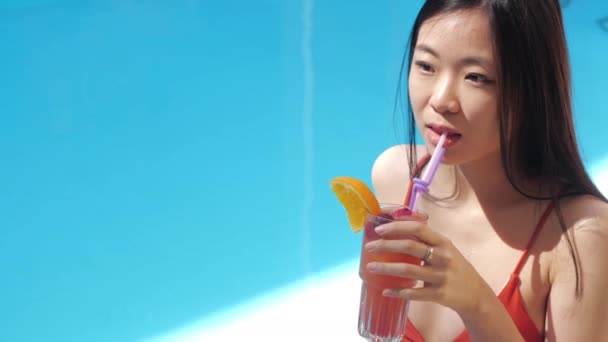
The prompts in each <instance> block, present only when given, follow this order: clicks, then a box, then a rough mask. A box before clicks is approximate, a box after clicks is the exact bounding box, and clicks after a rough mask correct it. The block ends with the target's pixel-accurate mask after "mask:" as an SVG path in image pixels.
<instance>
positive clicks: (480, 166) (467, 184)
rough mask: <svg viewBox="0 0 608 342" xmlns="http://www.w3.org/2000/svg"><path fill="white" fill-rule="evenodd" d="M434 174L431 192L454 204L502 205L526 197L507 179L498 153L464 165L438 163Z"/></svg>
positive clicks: (518, 201)
mask: <svg viewBox="0 0 608 342" xmlns="http://www.w3.org/2000/svg"><path fill="white" fill-rule="evenodd" d="M436 176H437V177H436V179H437V180H438V182H436V184H433V186H431V189H430V190H431V196H433V197H434V198H436V199H440V200H444V201H451V202H454V203H453V204H456V205H464V206H466V205H469V204H471V205H472V204H475V205H479V204H481V205H482V206H484V207H504V206H507V205H513V204H516V203H520V202H521V201H522V200H523V199H526V197H525V196H524V195H522V194H521V193H519V192H518V191H517V190H516V189H515V188H514V187H513V185H512V184H511V182H509V179H508V178H507V175H506V172H505V170H504V168H503V166H502V162H501V157H500V154H499V153H496V154H495V155H492V156H489V157H487V158H485V159H481V160H476V161H472V162H469V163H467V164H463V165H458V166H450V165H441V167H440V168H439V169H438V171H437V174H436ZM515 177H517V175H515Z"/></svg>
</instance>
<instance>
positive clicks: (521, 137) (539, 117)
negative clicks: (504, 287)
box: [396, 0, 606, 294]
mask: <svg viewBox="0 0 608 342" xmlns="http://www.w3.org/2000/svg"><path fill="white" fill-rule="evenodd" d="M473 8H481V9H483V10H485V12H486V13H487V15H488V18H489V20H490V25H491V28H492V34H493V38H494V52H495V55H496V56H497V66H498V73H497V75H498V77H497V82H498V89H499V91H498V94H499V99H498V108H497V110H498V113H499V128H500V152H501V157H502V163H503V167H504V169H505V172H506V175H507V178H508V179H509V182H510V183H511V184H512V186H513V187H514V188H515V189H516V190H517V191H518V192H520V193H521V194H523V195H524V196H526V197H528V198H532V199H538V200H550V201H552V202H553V205H554V206H555V209H556V213H557V217H558V219H559V222H560V225H561V227H562V230H563V231H564V233H565V234H564V235H565V236H566V238H567V241H568V245H569V248H570V252H571V255H572V258H573V262H574V266H575V272H576V279H577V284H576V292H577V294H578V293H579V290H580V286H579V273H580V272H579V269H580V267H579V266H580V265H579V263H578V258H577V253H576V248H575V246H574V244H573V243H572V241H571V239H570V236H569V234H568V232H567V227H566V224H565V222H564V218H563V215H562V213H561V210H560V206H559V202H560V201H559V199H560V198H563V197H566V196H575V195H583V194H588V195H593V196H595V197H597V198H600V199H602V200H604V201H606V198H605V197H604V196H603V195H602V193H601V192H600V191H599V190H598V188H597V187H596V186H595V185H594V183H593V182H592V180H591V178H590V177H589V175H588V174H587V171H586V170H585V167H584V165H583V162H582V159H581V156H580V154H579V150H578V144H577V141H576V134H575V130H574V123H573V111H572V96H571V80H570V66H569V65H570V64H569V57H568V48H567V45H566V38H565V33H564V26H563V19H562V12H561V8H560V4H559V1H558V0H538V1H537V0H534V1H531V0H427V1H425V3H424V5H423V6H422V8H421V10H420V12H419V13H418V16H417V17H416V20H415V21H414V25H413V28H412V31H411V35H410V38H409V42H408V51H407V53H406V54H405V55H404V58H403V61H402V64H401V71H400V76H399V86H398V89H397V99H396V100H397V101H402V100H401V99H402V96H401V83H402V81H403V78H404V70H405V69H406V68H407V74H408V75H409V71H410V68H411V63H412V56H413V54H414V48H415V46H416V42H417V39H418V32H419V30H420V27H421V26H422V24H423V23H424V22H425V21H426V20H428V19H430V18H432V17H434V16H436V15H438V14H441V13H448V12H453V11H457V10H467V9H473ZM406 57H407V59H406ZM398 103H399V102H397V104H398ZM407 110H408V114H407V115H406V116H407V129H408V135H409V146H410V148H409V152H410V153H409V161H408V162H409V166H410V172H414V170H415V168H416V167H415V166H416V161H417V156H416V149H415V145H416V125H415V122H414V115H413V112H412V108H411V102H410V101H409V96H408V101H407ZM515 174H518V175H521V176H523V177H524V178H528V179H537V180H544V184H543V188H544V192H545V193H548V194H549V195H543V196H540V195H539V194H538V193H537V194H533V193H530V192H527V191H526V190H525V189H524V188H523V187H522V185H521V184H519V183H518V182H517V178H516V177H515Z"/></svg>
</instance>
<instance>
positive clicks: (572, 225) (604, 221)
mask: <svg viewBox="0 0 608 342" xmlns="http://www.w3.org/2000/svg"><path fill="white" fill-rule="evenodd" d="M561 209H562V214H563V218H564V223H565V226H566V228H567V230H566V232H564V233H562V237H561V238H560V241H559V243H558V245H557V246H556V248H555V250H554V256H555V261H556V263H555V265H554V266H555V267H553V271H554V274H553V276H554V277H560V273H561V277H560V278H563V275H564V274H563V273H564V272H566V273H568V274H572V271H574V268H573V265H572V262H571V261H572V247H573V248H574V249H575V251H576V254H577V255H578V256H579V259H580V260H579V262H580V263H581V270H580V271H581V272H582V273H583V277H585V274H584V273H587V271H591V269H588V268H587V269H585V268H583V267H582V266H584V265H585V264H589V266H590V265H594V266H593V267H596V266H600V264H603V266H605V267H608V253H606V252H605V251H608V203H606V202H604V201H603V200H601V199H599V198H597V197H594V196H589V195H585V196H577V197H575V198H571V199H567V200H564V201H563V203H562V205H561ZM568 240H570V241H568ZM568 260H569V262H567V261H568Z"/></svg>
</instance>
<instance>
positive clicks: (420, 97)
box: [408, 75, 428, 117]
mask: <svg viewBox="0 0 608 342" xmlns="http://www.w3.org/2000/svg"><path fill="white" fill-rule="evenodd" d="M408 93H409V97H410V102H411V103H412V109H413V110H414V115H415V116H416V117H418V115H420V113H421V112H422V109H423V108H424V105H425V103H426V99H427V98H428V94H427V91H426V89H425V87H424V86H423V85H422V83H421V82H417V81H416V77H415V76H411V75H410V77H409V81H408Z"/></svg>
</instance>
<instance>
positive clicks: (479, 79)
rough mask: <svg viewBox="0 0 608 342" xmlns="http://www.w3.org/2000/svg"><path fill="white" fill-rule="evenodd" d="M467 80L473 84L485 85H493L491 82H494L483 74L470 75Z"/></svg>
mask: <svg viewBox="0 0 608 342" xmlns="http://www.w3.org/2000/svg"><path fill="white" fill-rule="evenodd" d="M465 78H466V79H467V80H470V81H471V82H473V83H480V84H485V83H491V82H493V81H492V80H490V79H489V78H488V77H487V76H485V75H482V74H475V73H473V74H468V75H467V76H466V77H465Z"/></svg>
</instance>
